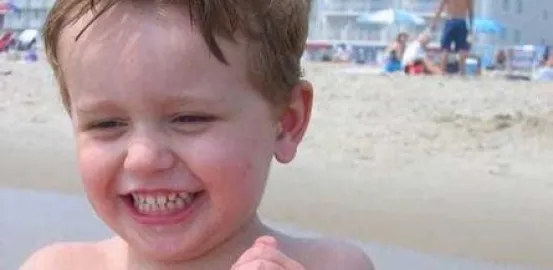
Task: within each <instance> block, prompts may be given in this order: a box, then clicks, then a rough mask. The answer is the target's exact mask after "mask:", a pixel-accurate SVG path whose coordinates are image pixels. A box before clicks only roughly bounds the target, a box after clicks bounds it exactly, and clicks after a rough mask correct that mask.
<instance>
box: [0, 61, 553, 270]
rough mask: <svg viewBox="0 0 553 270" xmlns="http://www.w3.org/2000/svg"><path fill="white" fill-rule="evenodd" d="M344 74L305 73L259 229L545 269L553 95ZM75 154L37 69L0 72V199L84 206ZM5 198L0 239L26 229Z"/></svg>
mask: <svg viewBox="0 0 553 270" xmlns="http://www.w3.org/2000/svg"><path fill="white" fill-rule="evenodd" d="M344 68H346V67H344V66H335V65H323V64H312V63H310V64H307V66H306V77H307V78H308V79H309V80H311V81H313V83H314V84H315V87H316V93H315V99H316V101H315V109H314V112H313V119H312V124H311V127H310V129H309V132H308V134H307V137H306V139H305V142H304V144H303V145H302V147H301V149H300V152H299V155H298V158H297V159H296V161H295V162H294V163H292V164H291V165H287V166H282V165H278V164H275V166H274V168H273V171H272V174H271V179H270V183H269V187H268V190H267V192H266V196H265V199H264V201H263V204H262V207H261V209H260V212H261V214H262V216H263V217H264V218H266V219H268V220H271V221H274V222H277V223H279V224H291V225H293V226H295V227H297V228H300V229H304V230H309V231H317V232H320V233H324V234H327V235H332V236H339V237H347V238H350V239H355V240H358V241H362V242H365V243H373V244H376V245H382V246H393V247H397V248H401V249H406V250H411V251H414V252H420V253H425V254H432V255H433V256H434V255H435V256H446V257H455V258H459V259H467V260H475V261H486V262H491V263H497V264H502V265H515V266H516V265H519V266H525V267H528V269H553V257H552V256H551V252H552V250H553V166H552V165H551V162H552V161H553V85H551V84H539V83H529V82H507V81H504V80H501V79H493V78H480V79H458V78H408V77H402V76H393V77H388V76H381V75H376V74H369V73H359V74H346V73H344V72H339V71H341V70H343V69H344ZM4 71H11V74H10V75H1V74H2V73H3V72H4ZM73 151H74V148H73V140H72V137H71V126H70V123H69V119H68V118H67V117H66V115H65V113H64V111H63V109H62V107H61V105H60V103H59V97H58V93H57V89H56V86H55V84H54V81H53V78H52V76H51V72H50V70H49V69H48V67H47V65H46V64H45V63H37V64H22V63H13V62H6V61H3V60H0V189H2V188H5V189H8V188H9V189H10V190H12V189H18V190H33V191H37V192H38V191H44V192H57V193H63V194H68V195H77V196H81V197H82V190H81V187H80V183H79V180H78V176H77V170H76V167H75V161H74V153H73ZM0 194H3V193H0ZM22 194H23V193H22ZM24 194H27V195H26V196H30V197H32V193H24ZM13 197H16V196H12V197H4V199H3V200H0V203H1V204H0V213H2V214H3V218H2V219H4V220H0V229H1V228H2V226H3V225H2V224H4V226H6V224H9V223H11V222H17V220H18V219H21V221H20V222H23V220H26V221H25V222H27V225H29V224H28V223H29V222H30V221H28V220H32V219H28V218H24V217H22V216H19V215H24V213H26V212H21V213H20V214H15V212H14V211H13V209H11V207H7V206H6V204H7V203H9V202H11V201H13V203H12V204H14V205H18V203H17V202H16V200H15V199H13ZM6 198H11V199H6ZM68 200H69V199H68ZM21 207H23V206H21ZM83 207H84V206H83ZM10 209H11V211H12V212H10ZM22 209H23V208H22ZM27 209H30V210H29V211H31V210H32V206H29V207H28V208H27ZM79 209H80V208H79ZM36 211H41V212H42V211H44V209H43V208H41V209H36ZM48 211H52V210H51V209H50V210H48ZM7 212H10V213H12V214H11V216H10V215H8V217H9V218H4V217H5V216H6V215H5V213H7ZM57 216H63V215H52V216H51V217H52V218H53V217H57ZM75 222H77V221H75ZM31 223H32V222H31ZM43 224H53V223H38V222H37V224H35V226H34V227H33V226H28V230H37V231H41V232H43V233H44V234H48V228H47V227H46V226H42V225H43ZM75 224H77V223H75ZM79 224H80V223H79ZM10 228H12V230H15V229H13V228H15V227H13V226H12V227H10ZM1 233H2V230H0V269H4V268H3V265H2V264H1V263H2V258H3V257H4V258H7V257H14V258H15V257H17V258H22V257H24V255H26V254H23V253H26V252H28V250H25V249H24V248H21V249H20V250H19V251H17V249H16V251H11V252H14V253H13V254H8V255H6V254H2V253H1V252H7V251H6V250H7V249H6V248H4V249H2V246H4V247H5V245H6V242H5V241H4V240H2V239H3V238H7V237H6V236H7V235H6V236H2V234H1ZM72 237H78V232H77V233H76V234H72ZM23 238H24V236H23ZM88 238H90V235H86V232H83V239H88ZM10 239H13V236H12V238H10ZM24 239H25V238H24ZM44 239H47V238H44ZM33 243H34V244H37V243H36V242H33ZM33 243H31V244H29V245H34V244H33ZM29 245H27V246H29ZM371 247H372V248H371V250H376V251H375V252H378V250H379V249H378V248H374V246H371ZM369 251H370V250H369ZM11 263H12V264H10V267H13V264H14V263H16V260H12V262H11ZM5 267H8V266H5ZM384 269H385V268H384ZM429 269H430V268H429ZM433 269H434V268H433ZM435 269H476V268H461V267H460V268H444V267H441V268H435ZM488 269H491V268H488ZM8 270H9V269H8Z"/></svg>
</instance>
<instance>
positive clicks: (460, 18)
mask: <svg viewBox="0 0 553 270" xmlns="http://www.w3.org/2000/svg"><path fill="white" fill-rule="evenodd" d="M444 11H445V12H446V13H447V16H448V18H447V19H446V20H445V24H444V28H443V33H442V38H441V42H440V43H441V44H440V47H441V54H442V55H441V63H440V64H441V68H442V70H443V71H444V72H445V71H446V67H447V59H448V55H449V54H450V53H451V52H455V53H458V54H459V69H460V72H461V74H464V73H465V63H466V59H467V57H468V56H469V53H470V49H471V44H470V40H469V37H470V36H471V33H472V22H473V18H474V0H440V4H439V5H438V9H437V10H436V15H435V16H434V19H433V20H432V23H431V25H430V28H431V30H432V31H435V30H436V27H437V25H438V21H439V20H440V17H441V14H442V12H444ZM467 17H468V23H467ZM452 45H454V47H453V48H452Z"/></svg>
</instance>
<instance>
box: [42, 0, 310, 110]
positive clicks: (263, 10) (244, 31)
mask: <svg viewBox="0 0 553 270" xmlns="http://www.w3.org/2000/svg"><path fill="white" fill-rule="evenodd" d="M126 1H132V2H136V3H140V2H142V1H152V3H153V4H155V5H156V6H157V5H159V6H161V5H170V6H173V7H175V8H183V9H184V10H187V11H188V12H189V14H190V18H191V24H193V25H194V26H195V27H197V29H198V30H199V32H200V33H201V35H202V37H203V39H204V41H205V43H206V45H207V46H208V48H209V50H210V51H211V53H212V54H213V55H214V56H215V57H216V58H217V59H218V60H219V61H220V62H221V63H223V64H228V62H227V59H226V58H225V56H224V55H223V53H222V51H221V49H220V47H219V45H218V43H217V41H216V37H221V38H224V39H227V40H230V41H236V39H235V38H236V36H237V34H238V35H240V36H243V37H244V38H245V39H246V42H247V46H248V54H249V55H247V56H246V57H247V61H248V69H249V70H248V75H249V78H250V81H251V83H252V84H253V85H254V87H256V88H257V89H259V91H261V94H262V95H263V97H264V98H265V99H266V100H267V101H268V102H269V103H271V104H272V105H274V106H275V107H276V108H279V107H281V106H283V105H284V104H286V103H287V102H288V100H289V98H290V91H289V90H290V89H291V88H292V86H293V85H294V84H296V83H297V82H298V81H299V80H300V78H301V76H302V71H301V66H300V58H301V56H302V54H303V51H304V48H305V43H306V40H307V32H308V24H309V9H310V6H311V1H312V0H280V1H273V0H57V1H56V3H55V4H54V6H53V8H52V9H51V11H50V13H49V14H48V17H47V18H46V23H45V27H44V34H43V35H44V36H43V37H44V44H45V49H46V56H47V58H48V61H49V63H50V65H51V66H52V68H53V70H54V74H55V76H56V79H57V81H58V83H59V86H60V92H61V97H62V101H63V104H64V106H65V108H66V109H67V110H68V111H69V110H70V104H69V97H68V96H69V94H68V89H67V86H66V84H65V81H64V79H63V77H64V76H63V74H62V71H61V67H60V63H59V58H58V57H59V53H58V49H57V46H58V42H59V38H60V33H61V31H62V30H63V28H64V27H66V26H68V25H70V24H71V23H73V22H75V21H77V20H80V19H82V18H83V17H85V15H86V14H87V13H89V12H92V14H93V18H92V19H91V20H90V21H89V22H88V24H86V26H85V27H84V29H82V30H81V32H80V34H82V33H83V32H84V31H86V28H87V27H88V26H90V25H91V24H92V23H93V22H94V21H95V20H96V19H98V17H100V16H102V14H103V13H104V12H106V11H107V10H109V9H110V8H112V7H113V6H114V5H116V4H118V3H120V2H126ZM142 3H145V2H142ZM80 34H79V35H78V36H77V38H76V39H78V38H79V36H80Z"/></svg>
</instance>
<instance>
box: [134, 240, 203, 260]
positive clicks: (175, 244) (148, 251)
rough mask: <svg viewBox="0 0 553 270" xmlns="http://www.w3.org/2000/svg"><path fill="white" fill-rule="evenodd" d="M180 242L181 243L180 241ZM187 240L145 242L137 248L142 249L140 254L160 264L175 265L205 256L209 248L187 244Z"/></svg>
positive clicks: (198, 244)
mask: <svg viewBox="0 0 553 270" xmlns="http://www.w3.org/2000/svg"><path fill="white" fill-rule="evenodd" d="M179 240H180V241H179ZM186 242H187V241H186V239H177V238H173V239H167V241H163V240H162V239H157V240H156V241H151V242H150V241H148V242H145V243H144V242H143V243H141V244H139V245H135V247H138V246H139V247H140V249H141V250H140V253H142V254H144V255H146V256H147V257H148V258H150V259H151V260H155V261H158V262H167V263H175V262H181V261H188V260H193V259H195V258H198V257H200V256H202V255H203V254H205V252H206V251H207V250H209V247H206V246H205V245H203V244H202V243H197V244H195V243H186Z"/></svg>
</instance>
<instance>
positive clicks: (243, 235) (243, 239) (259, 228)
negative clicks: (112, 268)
mask: <svg viewBox="0 0 553 270" xmlns="http://www.w3.org/2000/svg"><path fill="white" fill-rule="evenodd" d="M274 234H275V232H274V231H272V230H271V229H270V228H269V227H267V226H265V225H264V224H263V223H262V222H261V221H260V220H259V217H257V216H255V217H254V218H253V219H252V221H251V222H250V223H249V224H248V225H246V226H245V227H244V228H242V229H241V230H240V231H238V232H237V233H236V234H235V235H233V236H231V237H230V238H229V239H227V240H226V241H225V242H224V243H222V244H221V245H220V246H219V247H216V248H215V249H213V250H212V251H210V252H209V253H208V254H206V255H204V256H202V257H199V258H197V259H194V260H192V261H183V262H180V263H171V264H169V265H168V264H165V263H161V262H157V261H152V260H149V259H147V258H144V257H141V256H139V255H138V254H136V253H134V252H133V251H132V250H131V249H130V248H129V250H128V254H129V256H128V261H127V264H128V269H140V270H189V269H190V270H200V269H209V270H211V269H217V270H218V269H230V267H231V266H232V265H233V264H234V262H236V261H237V260H238V258H239V257H240V255H242V253H243V252H244V251H246V250H247V249H248V248H249V247H251V246H252V244H253V243H254V242H255V239H257V238H258V237H260V236H262V235H274Z"/></svg>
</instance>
